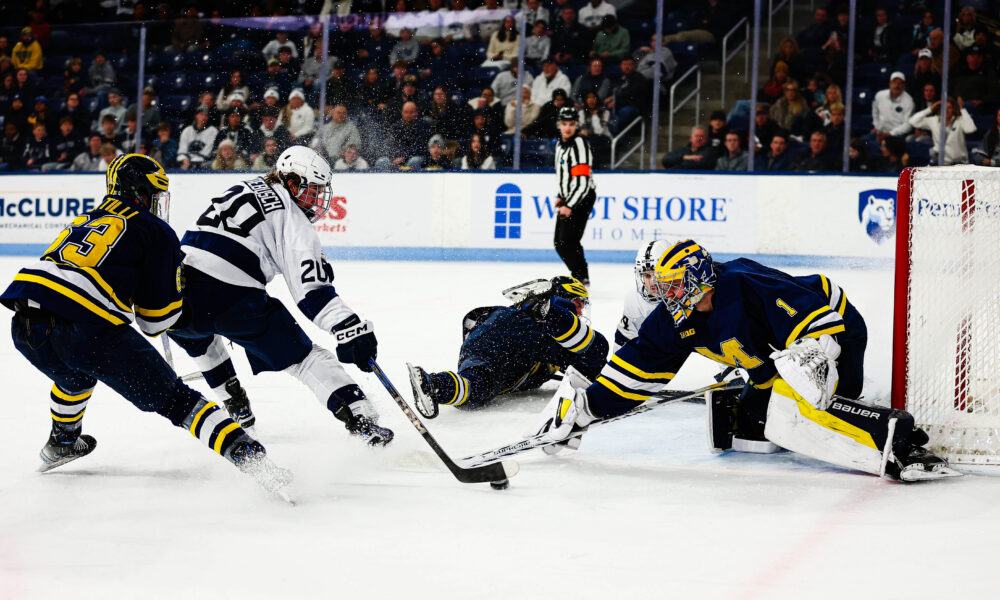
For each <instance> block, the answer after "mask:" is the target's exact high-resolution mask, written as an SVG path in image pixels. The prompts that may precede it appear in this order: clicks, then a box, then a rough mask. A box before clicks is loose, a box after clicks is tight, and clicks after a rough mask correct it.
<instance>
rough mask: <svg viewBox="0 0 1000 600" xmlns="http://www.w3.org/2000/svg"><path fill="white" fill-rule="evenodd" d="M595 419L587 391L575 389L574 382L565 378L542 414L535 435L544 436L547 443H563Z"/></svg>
mask: <svg viewBox="0 0 1000 600" xmlns="http://www.w3.org/2000/svg"><path fill="white" fill-rule="evenodd" d="M594 419H596V417H595V416H594V415H593V414H592V413H591V412H590V408H589V407H588V405H587V392H586V390H585V389H583V388H576V387H573V380H572V379H571V378H569V377H565V378H563V381H562V383H561V384H560V385H559V389H557V390H556V393H555V395H554V396H552V400H550V401H549V403H548V405H547V406H546V407H545V410H544V411H543V412H542V417H541V420H540V422H539V424H538V426H537V427H536V429H535V433H536V434H541V435H543V436H544V437H545V439H546V440H547V441H551V442H563V441H566V440H568V439H569V438H570V437H572V436H573V435H574V434H578V433H580V430H581V429H584V428H586V427H587V425H589V424H590V423H591V422H593V421H594Z"/></svg>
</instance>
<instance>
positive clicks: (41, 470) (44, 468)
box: [38, 454, 86, 473]
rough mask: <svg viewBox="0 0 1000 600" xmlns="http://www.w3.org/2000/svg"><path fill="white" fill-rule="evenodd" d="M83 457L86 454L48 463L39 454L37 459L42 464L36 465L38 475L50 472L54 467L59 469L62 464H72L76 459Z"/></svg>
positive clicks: (65, 457)
mask: <svg viewBox="0 0 1000 600" xmlns="http://www.w3.org/2000/svg"><path fill="white" fill-rule="evenodd" d="M84 456H86V454H81V455H71V456H64V457H63V458H60V459H59V460H56V461H52V462H49V461H47V460H45V459H44V458H42V456H41V454H39V458H41V459H42V464H40V465H38V472H39V473H46V472H48V471H51V470H52V469H55V468H56V467H61V466H63V465H64V464H66V463H68V462H73V461H74V460H76V459H78V458H83V457H84Z"/></svg>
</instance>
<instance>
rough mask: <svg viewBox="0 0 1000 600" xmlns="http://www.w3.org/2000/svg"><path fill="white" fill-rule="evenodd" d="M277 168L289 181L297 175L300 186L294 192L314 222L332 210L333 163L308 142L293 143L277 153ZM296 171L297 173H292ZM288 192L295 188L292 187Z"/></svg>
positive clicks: (296, 200)
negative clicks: (306, 144)
mask: <svg viewBox="0 0 1000 600" xmlns="http://www.w3.org/2000/svg"><path fill="white" fill-rule="evenodd" d="M274 170H275V171H277V173H278V176H279V177H281V182H282V183H283V184H285V185H286V186H287V185H288V183H287V182H288V180H289V179H292V180H293V182H294V180H295V179H298V181H297V182H295V183H296V186H297V190H296V193H293V194H292V196H293V197H294V198H295V203H296V204H298V205H299V208H301V209H302V212H304V213H305V214H306V217H308V218H309V222H311V223H315V222H316V221H319V220H320V219H322V218H323V216H324V215H325V214H326V213H327V212H328V211H329V210H330V201H331V199H332V196H333V193H332V191H331V190H330V180H331V178H332V177H333V171H331V170H330V165H329V164H328V163H327V162H326V161H325V160H323V157H322V156H320V155H319V154H317V153H316V151H315V150H313V149H311V148H307V147H306V146H290V147H289V148H288V149H286V150H285V151H284V152H282V153H281V155H280V156H278V160H277V162H276V163H275V164H274ZM292 175H295V176H296V177H291V176H292ZM288 191H289V192H291V191H292V190H291V189H289V190H288Z"/></svg>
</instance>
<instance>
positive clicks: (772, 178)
mask: <svg viewBox="0 0 1000 600" xmlns="http://www.w3.org/2000/svg"><path fill="white" fill-rule="evenodd" d="M252 177H257V174H249V173H245V174H188V173H171V174H170V191H171V218H170V222H171V225H172V226H173V227H174V229H175V230H176V231H177V232H178V234H179V235H183V233H184V231H185V230H187V229H188V228H190V227H192V226H193V225H194V223H195V221H196V220H197V218H198V216H199V215H200V214H201V213H202V212H204V210H205V209H206V208H207V206H208V203H209V202H210V201H211V199H212V197H214V196H219V195H222V194H223V193H224V192H225V190H226V189H227V188H228V187H230V186H232V185H233V184H234V183H236V182H238V181H241V180H243V179H250V178H252ZM594 179H595V182H596V184H597V201H596V203H595V205H594V208H593V210H592V211H591V214H590V220H589V222H588V225H587V228H586V230H585V232H584V238H583V244H584V248H585V249H586V250H587V251H588V252H591V253H592V258H593V259H595V260H613V261H620V260H630V255H632V253H634V252H635V249H636V248H638V247H639V245H640V244H642V243H643V242H644V241H648V240H651V239H668V240H677V239H684V238H695V239H698V240H699V241H700V242H701V243H703V244H704V245H705V246H706V247H708V248H710V249H711V251H712V252H713V253H715V254H717V255H720V256H721V255H743V256H767V257H769V260H771V261H772V262H774V264H782V263H785V264H787V263H795V262H796V261H800V259H809V257H812V259H824V260H827V261H830V260H835V261H836V260H839V261H841V262H843V261H848V262H850V261H852V260H854V261H857V260H860V261H872V260H875V261H883V262H884V261H887V260H889V259H891V257H892V256H893V251H894V247H893V239H894V237H895V228H896V224H895V212H896V211H895V202H896V191H895V187H896V182H895V178H892V177H884V178H883V177H845V176H839V175H830V176H825V175H789V176H776V175H756V176H752V175H717V174H714V173H709V174H689V173H685V174H675V173H597V174H596V175H595V178H594ZM103 192H104V177H103V176H102V175H75V174H43V175H23V176H22V175H8V176H0V252H3V253H8V254H10V253H25V252H28V253H31V252H35V251H37V250H38V249H39V248H44V246H45V245H47V244H48V243H50V242H51V241H52V239H53V238H54V237H55V235H56V233H57V232H58V231H59V229H61V228H62V227H65V225H66V224H67V223H69V222H70V221H72V219H73V218H74V217H76V216H78V215H80V214H81V213H83V212H86V211H88V210H90V209H92V208H93V207H94V206H96V205H97V204H98V203H99V202H100V200H101V198H102V197H103ZM555 199H556V179H555V175H554V174H546V173H394V174H386V173H350V174H340V173H335V174H334V185H333V203H332V207H331V210H330V212H329V213H328V214H327V215H326V217H324V218H323V219H322V220H320V221H319V222H318V223H316V224H314V228H315V229H316V231H317V233H318V234H319V236H320V240H321V243H322V244H323V246H324V247H326V248H330V249H332V250H333V251H334V254H335V255H336V256H339V257H345V258H346V257H350V258H388V259H399V260H407V259H411V260H412V259H451V260H553V259H554V256H555V255H554V252H553V248H552V236H553V230H554V228H555V223H556V207H555ZM338 249H345V252H339V251H338ZM506 250H509V251H510V252H509V253H508V252H505V251H506ZM810 260H811V259H810ZM800 262H801V261H800Z"/></svg>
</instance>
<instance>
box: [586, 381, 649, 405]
mask: <svg viewBox="0 0 1000 600" xmlns="http://www.w3.org/2000/svg"><path fill="white" fill-rule="evenodd" d="M597 383H599V384H601V385H603V386H604V387H606V388H608V389H609V390H611V391H612V392H614V393H615V394H616V395H618V396H621V397H622V398H628V399H629V400H635V401H636V402H645V401H646V400H649V398H650V395H649V394H634V393H632V392H626V391H625V390H623V389H621V388H620V387H618V386H617V385H615V383H614V382H612V381H611V380H610V379H608V378H607V377H605V376H603V375H601V376H600V377H598V378H597Z"/></svg>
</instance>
